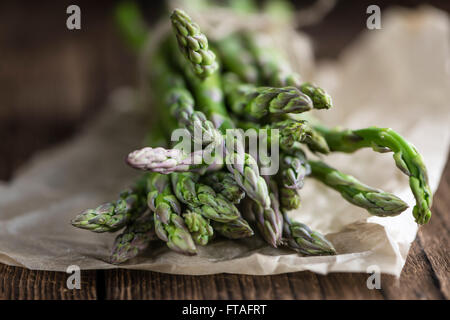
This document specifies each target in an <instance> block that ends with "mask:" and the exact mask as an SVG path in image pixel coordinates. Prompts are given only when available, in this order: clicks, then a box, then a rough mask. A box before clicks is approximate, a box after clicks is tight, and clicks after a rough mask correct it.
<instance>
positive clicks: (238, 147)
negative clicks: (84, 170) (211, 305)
mask: <svg viewBox="0 0 450 320" xmlns="http://www.w3.org/2000/svg"><path fill="white" fill-rule="evenodd" d="M117 12H118V15H117V17H118V21H119V23H120V26H121V29H122V31H123V33H124V35H125V36H126V37H127V39H129V42H130V43H131V44H132V46H133V47H134V48H138V49H139V48H142V46H143V43H144V40H145V36H144V35H145V30H143V25H144V23H143V20H142V18H141V16H140V13H139V11H138V10H137V7H136V6H134V5H133V4H130V3H125V4H123V5H120V6H119V9H118V11H117ZM170 21H171V24H172V27H173V33H171V34H168V35H167V36H166V38H165V39H164V41H162V42H161V44H160V46H159V48H158V50H157V52H155V53H154V54H153V56H152V60H151V61H148V67H149V68H148V77H149V78H150V79H151V87H150V88H149V90H152V97H154V101H153V102H154V103H153V104H154V106H156V107H157V111H158V115H159V120H158V122H159V123H160V124H161V123H163V124H164V125H160V126H158V125H153V126H152V130H151V132H150V136H151V137H152V139H151V140H152V142H153V143H155V142H157V141H158V143H160V145H159V146H158V145H157V144H156V147H155V146H154V147H149V146H146V147H144V148H142V149H140V150H136V151H133V152H131V153H130V154H129V155H128V158H127V163H128V164H129V165H130V166H131V167H133V168H136V169H140V170H144V171H150V172H146V173H144V174H143V175H142V177H141V178H140V179H139V180H138V181H137V182H136V184H135V185H134V186H133V187H132V188H130V189H129V190H126V191H124V192H122V193H121V194H120V196H119V199H118V200H116V201H114V202H110V203H107V204H103V205H101V206H99V207H98V208H96V209H88V210H85V211H84V212H83V213H81V214H80V215H78V216H77V217H76V218H75V219H74V220H73V221H72V224H73V225H74V226H75V227H78V228H83V229H88V230H91V231H94V232H116V231H119V230H121V229H124V231H123V232H122V233H121V234H120V235H119V236H118V237H117V239H116V241H115V243H114V246H113V253H112V256H111V262H112V263H122V262H124V261H127V260H128V259H130V258H132V257H134V256H136V255H137V254H139V253H140V252H142V250H144V249H146V248H147V247H148V245H149V244H150V243H151V242H152V241H163V242H165V243H166V244H167V246H168V248H170V249H171V250H174V251H175V252H178V253H181V254H186V255H195V254H196V253H197V248H196V246H204V245H207V244H208V243H210V242H211V241H213V239H214V237H216V236H222V237H226V238H229V239H243V238H248V237H252V236H261V237H262V238H263V239H264V240H265V241H266V242H267V243H268V244H269V245H270V246H272V247H275V248H277V247H288V248H291V249H293V250H295V251H296V252H298V253H299V254H302V255H333V254H336V250H335V249H334V247H333V245H332V244H331V243H330V242H329V241H328V240H327V239H326V238H325V237H324V236H323V235H321V234H320V233H319V232H317V231H313V230H311V229H310V228H309V227H308V226H306V225H305V224H303V223H301V222H299V221H292V220H291V218H289V216H288V211H289V210H293V209H297V208H298V207H299V206H300V203H301V201H300V196H299V190H300V189H301V188H302V187H303V185H304V183H305V180H306V179H307V177H312V178H315V179H317V180H319V181H320V182H322V183H323V184H324V185H326V186H327V187H330V188H332V189H334V190H336V191H337V192H339V193H340V194H341V195H342V197H343V198H344V199H345V200H347V201H348V202H350V203H352V204H353V205H355V206H359V207H361V208H365V209H366V210H367V211H368V212H369V213H370V214H372V215H377V216H382V217H391V216H395V215H398V214H400V213H401V212H403V211H404V210H405V209H406V208H407V207H408V206H407V205H406V203H405V202H403V201H402V200H401V199H399V198H398V197H397V196H395V195H393V194H390V193H388V192H384V191H381V190H378V189H375V188H372V187H369V186H367V185H365V184H363V183H362V182H360V181H358V180H357V179H356V178H354V177H352V176H350V175H348V174H345V173H342V172H340V171H339V170H338V169H335V168H332V167H330V166H328V165H327V164H325V163H324V162H322V161H318V160H312V159H307V157H306V154H305V152H304V147H305V146H306V147H307V148H308V149H309V150H310V151H312V152H313V153H321V154H328V153H330V152H337V151H341V152H354V151H356V150H358V149H360V148H366V147H370V148H372V149H373V150H374V151H376V152H390V151H392V152H393V153H394V160H395V164H396V166H397V167H398V168H399V169H400V170H401V171H402V172H403V173H405V174H406V175H407V176H408V177H409V182H410V186H411V190H412V192H413V194H414V196H415V199H416V202H417V204H416V206H415V207H414V210H413V214H414V218H415V220H416V222H417V223H419V224H424V223H427V222H428V220H429V219H430V216H431V212H430V206H431V201H432V194H431V191H430V188H429V186H428V182H427V174H426V169H425V166H424V163H423V160H422V157H421V156H420V154H419V153H418V152H417V150H416V149H415V148H414V146H413V145H412V144H410V143H409V142H407V141H405V140H404V139H403V138H402V137H401V136H400V135H399V134H398V133H396V132H395V131H393V130H392V129H384V128H377V127H370V128H366V129H360V130H339V129H331V128H327V127H325V126H323V125H317V124H311V123H309V122H308V121H306V120H295V119H296V118H295V117H292V114H300V113H304V112H308V111H309V110H311V109H320V110H326V109H329V108H331V107H332V99H331V97H330V96H329V95H328V94H327V93H326V92H325V90H323V89H322V88H320V87H318V86H317V85H315V84H312V83H309V82H305V83H302V82H301V81H300V80H299V79H300V77H299V76H298V75H297V74H296V73H295V72H293V71H291V70H290V68H289V63H288V62H287V60H285V59H283V55H282V54H281V53H279V52H277V51H276V49H275V48H273V47H270V48H269V47H265V46H264V45H263V42H261V41H259V40H260V37H261V35H260V34H255V33H252V32H240V33H233V34H231V35H227V36H226V37H224V38H222V39H214V41H208V38H207V37H206V35H205V34H204V33H202V31H201V29H200V27H199V26H198V25H197V24H196V23H195V22H194V21H192V19H191V18H190V16H189V15H188V14H186V13H185V12H184V11H182V10H180V9H175V10H173V12H172V13H171V15H170ZM219 57H220V60H219ZM162 127H163V128H164V129H161V128H162ZM177 128H178V129H182V130H183V132H184V133H186V134H187V137H188V140H189V142H191V143H192V145H190V148H191V149H189V148H188V149H187V150H186V148H185V147H181V146H180V143H179V144H171V141H169V139H168V137H170V133H171V132H172V131H173V130H174V129H177ZM244 129H245V130H247V129H248V130H252V132H253V133H256V134H258V137H259V138H260V141H261V139H262V140H263V142H264V143H265V144H266V145H267V146H273V145H275V146H277V147H278V146H279V170H278V171H277V173H276V174H274V175H270V176H269V175H262V174H261V173H262V170H261V168H262V167H264V162H265V161H266V160H267V159H264V158H263V157H255V156H254V155H252V153H251V152H249V149H248V148H246V146H245V143H244V142H245V140H243V139H240V138H239V137H238V135H230V134H229V133H230V132H241V131H240V130H244ZM161 134H163V136H164V135H166V137H167V138H166V139H162V140H161V139H159V138H157V137H160V136H161ZM261 137H262V138H261ZM271 150H272V149H271ZM277 150H278V149H277ZM258 154H259V153H258ZM207 156H208V157H207ZM275 156H276V154H275V153H274V154H270V155H269V156H268V158H271V160H272V161H273V159H272V157H275ZM211 159H212V160H211Z"/></svg>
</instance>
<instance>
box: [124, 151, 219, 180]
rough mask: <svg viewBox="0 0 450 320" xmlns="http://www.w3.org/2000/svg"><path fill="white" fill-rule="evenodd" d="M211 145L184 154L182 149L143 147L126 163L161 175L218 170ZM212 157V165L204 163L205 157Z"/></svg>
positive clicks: (128, 158)
mask: <svg viewBox="0 0 450 320" xmlns="http://www.w3.org/2000/svg"><path fill="white" fill-rule="evenodd" d="M214 152H215V149H214V146H213V145H211V144H210V145H209V146H208V147H207V148H205V149H201V150H198V151H194V152H191V153H185V152H184V151H183V150H182V149H176V148H175V149H165V148H162V147H157V148H151V147H145V148H142V149H139V150H135V151H133V152H131V153H130V154H129V155H128V157H127V159H126V161H127V163H128V165H130V166H131V167H133V168H136V169H140V170H147V171H151V172H157V173H161V174H170V173H173V172H199V173H204V172H206V171H214V170H218V169H220V168H221V167H222V163H221V162H222V161H221V158H220V157H216V156H215V154H214ZM206 154H209V155H212V160H211V161H212V163H206V162H205V161H204V160H205V155H206Z"/></svg>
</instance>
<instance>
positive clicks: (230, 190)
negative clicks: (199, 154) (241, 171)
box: [202, 171, 245, 204]
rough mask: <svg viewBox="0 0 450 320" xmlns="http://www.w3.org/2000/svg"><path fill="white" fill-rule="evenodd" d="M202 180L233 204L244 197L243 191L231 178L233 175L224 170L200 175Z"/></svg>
mask: <svg viewBox="0 0 450 320" xmlns="http://www.w3.org/2000/svg"><path fill="white" fill-rule="evenodd" d="M202 182H203V183H205V184H206V185H209V186H210V187H211V188H213V189H214V191H215V192H217V193H220V194H222V195H223V196H224V197H225V198H226V199H228V200H229V201H231V202H232V203H234V204H238V203H239V202H241V200H242V199H243V198H244V197H245V191H243V190H242V189H241V187H239V185H238V184H237V183H236V181H235V180H234V179H233V175H232V174H231V173H229V172H225V171H214V172H211V173H209V174H207V175H205V176H203V177H202Z"/></svg>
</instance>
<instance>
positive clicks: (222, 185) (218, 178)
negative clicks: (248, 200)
mask: <svg viewBox="0 0 450 320" xmlns="http://www.w3.org/2000/svg"><path fill="white" fill-rule="evenodd" d="M202 182H204V183H205V184H206V185H209V186H210V187H212V188H213V189H214V191H216V192H217V193H220V194H222V195H223V196H224V197H225V198H226V199H227V200H229V201H231V202H232V203H235V204H238V203H239V202H241V200H242V199H243V198H244V197H245V192H244V191H242V189H241V188H240V187H239V185H238V184H237V183H236V181H235V180H234V179H233V176H232V174H231V173H228V172H224V171H215V172H211V173H210V174H208V175H206V176H204V177H203V178H202ZM212 226H213V228H214V230H216V231H217V232H218V233H220V234H221V235H223V236H224V237H226V238H229V239H241V238H247V237H251V236H252V235H253V230H252V228H251V227H250V225H249V224H248V222H247V221H245V219H244V218H242V217H239V218H237V219H235V220H232V221H229V222H226V223H221V222H216V221H213V222H212Z"/></svg>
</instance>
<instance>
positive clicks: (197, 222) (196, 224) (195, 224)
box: [183, 210, 214, 246]
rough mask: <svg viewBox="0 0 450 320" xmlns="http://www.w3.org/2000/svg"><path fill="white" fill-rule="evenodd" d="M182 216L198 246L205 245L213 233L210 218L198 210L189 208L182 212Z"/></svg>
mask: <svg viewBox="0 0 450 320" xmlns="http://www.w3.org/2000/svg"><path fill="white" fill-rule="evenodd" d="M183 218H184V222H185V223H186V226H187V227H188V229H189V231H190V232H191V234H192V237H193V239H194V241H195V243H196V244H198V245H200V246H205V245H207V244H208V242H209V241H210V240H211V239H212V237H213V235H214V230H213V227H212V226H211V222H210V220H209V219H208V218H205V217H203V216H202V215H201V214H200V213H199V212H194V211H190V210H188V211H186V213H184V214H183Z"/></svg>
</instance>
